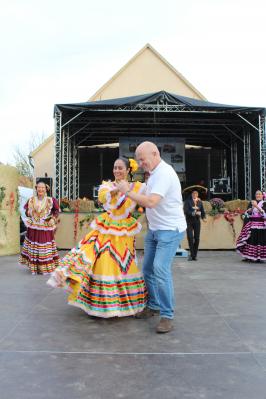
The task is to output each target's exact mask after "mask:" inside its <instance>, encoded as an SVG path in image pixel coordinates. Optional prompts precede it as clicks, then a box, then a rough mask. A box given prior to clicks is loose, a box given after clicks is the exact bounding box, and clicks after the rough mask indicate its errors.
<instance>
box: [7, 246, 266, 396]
mask: <svg viewBox="0 0 266 399" xmlns="http://www.w3.org/2000/svg"><path fill="white" fill-rule="evenodd" d="M46 279H47V278H46V277H44V276H37V277H36V276H31V275H30V274H29V273H28V271H27V270H25V269H23V268H22V267H21V266H20V267H19V266H18V265H17V257H16V256H9V257H0V307H1V319H0V387H1V392H0V397H1V399H11V398H12V399H44V398H45V399H50V398H58V399H60V398H62V399H85V398H86V399H88V398H92V399H105V398H110V399H113V398H114V399H116V398H128V399H131V398H132V399H133V398H142V399H157V398H158V399H159V398H162V399H170V398H171V399H172V398H173V399H176V398H178V399H183V398H184V399H185V398H189V399H194V398H195V399H201V398H204V399H205V398H207V399H216V398H222V399H265V398H266V264H265V265H263V264H246V263H244V262H241V261H240V259H239V257H238V256H237V255H236V254H235V253H233V252H207V251H205V252H200V254H199V261H198V262H187V261H186V259H182V258H181V259H176V261H175V265H174V280H175V289H176V303H177V306H176V318H175V330H174V331H172V332H171V333H170V334H166V335H158V334H155V333H154V327H155V325H156V323H157V321H158V319H157V318H155V317H154V318H153V319H151V320H149V321H146V320H137V319H134V318H122V319H112V320H101V319H92V318H89V317H88V316H86V314H85V313H83V312H82V311H80V310H79V309H77V308H73V307H71V306H68V305H66V301H65V298H66V294H65V293H64V292H63V291H62V290H53V289H51V288H49V287H48V286H47V285H46V284H45V281H46Z"/></svg>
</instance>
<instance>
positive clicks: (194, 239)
mask: <svg viewBox="0 0 266 399" xmlns="http://www.w3.org/2000/svg"><path fill="white" fill-rule="evenodd" d="M199 238H200V218H198V217H192V218H189V219H187V240H188V245H189V249H190V255H191V257H192V258H196V256H197V253H198V248H199Z"/></svg>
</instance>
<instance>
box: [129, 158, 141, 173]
mask: <svg viewBox="0 0 266 399" xmlns="http://www.w3.org/2000/svg"><path fill="white" fill-rule="evenodd" d="M128 162H129V167H130V169H131V172H132V173H135V172H136V171H137V170H138V168H139V165H138V164H137V162H136V161H135V159H133V158H129V160H128Z"/></svg>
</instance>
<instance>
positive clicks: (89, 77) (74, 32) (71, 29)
mask: <svg viewBox="0 0 266 399" xmlns="http://www.w3.org/2000/svg"><path fill="white" fill-rule="evenodd" d="M265 15H266V2H265V1H264V0H253V1H246V0H186V1H183V0H164V1H161V0H145V1H143V0H134V2H132V1H126V0H123V1H121V0H113V1H111V0H102V1H101V0H98V2H97V3H96V2H95V1H91V0H76V1H75V2H73V1H68V0H64V1H62V0H53V1H51V0H46V1H45V2H41V1H36V0H34V1H33V0H23V1H17V0H10V1H9V2H8V1H2V2H1V15H0V35H1V42H0V51H1V63H0V72H1V81H0V110H1V111H0V112H1V113H0V116H1V125H0V138H1V145H0V162H4V163H6V162H9V163H12V161H13V156H12V153H13V151H14V146H15V145H19V146H20V147H21V148H25V149H27V147H28V145H29V140H30V138H31V137H32V134H36V135H42V134H44V135H46V136H48V135H50V134H51V133H52V132H53V106H54V104H56V103H69V102H80V101H86V100H87V99H88V98H89V97H90V96H91V95H93V94H94V93H95V92H96V91H97V90H98V89H99V87H101V86H102V85H103V84H104V83H105V82H106V81H107V80H108V79H109V78H110V77H111V76H112V75H113V74H115V73H116V72H117V70H118V69H120V68H121V67H122V66H123V65H124V64H125V63H126V62H127V61H128V60H129V59H130V58H131V57H132V56H133V55H135V53H137V52H138V51H139V50H140V49H141V48H142V47H143V46H144V45H145V44H146V43H150V44H151V45H152V46H153V47H154V48H155V49H156V50H157V51H158V52H159V53H161V55H162V56H163V57H164V58H166V59H167V60H168V61H169V62H170V63H171V64H172V65H173V66H174V67H175V68H176V69H177V70H178V71H179V72H181V73H182V74H183V75H184V76H185V77H186V78H187V79H188V80H189V81H190V82H191V83H192V84H193V85H194V86H195V87H196V88H197V89H198V90H199V91H200V92H201V93H202V94H204V95H205V97H207V99H209V100H210V101H214V102H220V103H227V104H238V105H255V106H265V107H266V78H265V71H266V24H265Z"/></svg>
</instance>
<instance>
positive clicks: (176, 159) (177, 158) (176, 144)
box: [119, 137, 185, 174]
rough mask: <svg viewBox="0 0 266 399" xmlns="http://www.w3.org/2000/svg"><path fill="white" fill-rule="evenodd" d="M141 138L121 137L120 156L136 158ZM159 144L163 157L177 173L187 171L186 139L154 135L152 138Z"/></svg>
mask: <svg viewBox="0 0 266 399" xmlns="http://www.w3.org/2000/svg"><path fill="white" fill-rule="evenodd" d="M142 141H143V140H141V139H140V138H132V137H123V138H120V139H119V156H124V157H126V158H134V156H135V151H136V148H137V146H138V145H139V144H140V143H141V142H142ZM151 141H152V142H153V143H154V144H156V145H157V147H158V149H159V151H160V154H161V158H162V159H163V160H164V161H165V162H167V163H168V164H169V165H172V167H173V168H174V170H175V171H176V172H177V173H181V174H182V173H184V172H185V140H183V139H176V138H173V137H154V138H152V140H151Z"/></svg>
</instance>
